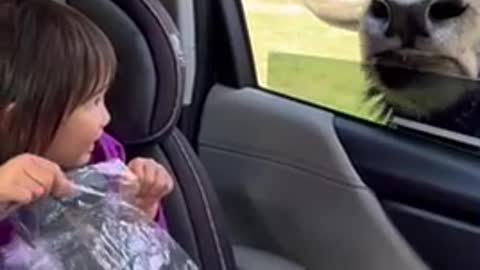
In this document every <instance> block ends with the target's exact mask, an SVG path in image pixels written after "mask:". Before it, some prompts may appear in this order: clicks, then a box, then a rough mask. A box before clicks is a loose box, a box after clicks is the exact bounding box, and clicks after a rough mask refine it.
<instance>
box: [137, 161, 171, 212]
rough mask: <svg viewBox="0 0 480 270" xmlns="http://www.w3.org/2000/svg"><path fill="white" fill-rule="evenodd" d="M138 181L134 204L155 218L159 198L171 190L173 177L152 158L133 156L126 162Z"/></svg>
mask: <svg viewBox="0 0 480 270" xmlns="http://www.w3.org/2000/svg"><path fill="white" fill-rule="evenodd" d="M128 168H129V169H130V170H131V171H132V172H133V174H135V176H136V177H137V181H138V183H139V185H140V186H139V191H138V193H137V198H136V206H137V207H139V208H140V209H142V210H143V211H145V213H147V215H148V216H150V217H151V218H152V219H154V218H155V216H156V214H157V212H158V208H159V206H160V200H161V199H162V198H163V197H165V196H166V195H167V194H169V193H170V192H171V191H172V190H173V185H174V184H173V179H172V177H171V176H170V174H169V173H168V172H167V170H166V169H165V168H164V167H163V166H162V165H160V164H158V163H157V162H155V161H154V160H153V159H145V158H135V159H133V160H132V161H130V162H129V163H128Z"/></svg>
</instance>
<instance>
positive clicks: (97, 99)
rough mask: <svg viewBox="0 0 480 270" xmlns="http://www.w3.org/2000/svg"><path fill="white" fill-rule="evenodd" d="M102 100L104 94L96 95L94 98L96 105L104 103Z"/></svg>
mask: <svg viewBox="0 0 480 270" xmlns="http://www.w3.org/2000/svg"><path fill="white" fill-rule="evenodd" d="M102 102H103V96H100V97H96V98H95V99H94V100H93V104H94V105H95V106H98V105H100V104H102Z"/></svg>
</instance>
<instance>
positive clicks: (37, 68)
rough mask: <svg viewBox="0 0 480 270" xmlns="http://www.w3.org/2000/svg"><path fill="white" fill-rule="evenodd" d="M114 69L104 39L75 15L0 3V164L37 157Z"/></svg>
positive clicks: (48, 5) (29, 2)
mask: <svg viewBox="0 0 480 270" xmlns="http://www.w3.org/2000/svg"><path fill="white" fill-rule="evenodd" d="M116 65H117V62H116V57H115V52H114V49H113V48H112V45H111V43H110V41H109V40H108V38H107V37H106V36H105V35H104V34H103V32H102V31H101V30H100V29H99V28H98V27H97V26H96V25H95V24H94V23H93V22H91V21H90V20H89V19H88V18H87V17H86V16H84V15H82V14H81V13H80V12H77V11H76V10H74V9H72V8H70V7H68V6H66V5H62V4H59V3H56V2H54V1H52V0H0V162H3V161H4V160H6V159H9V158H11V157H13V156H15V155H17V154H20V153H24V152H29V153H33V154H39V155H41V154H43V153H44V151H46V149H47V148H48V146H49V145H50V143H51V142H52V140H53V138H54V136H55V134H56V131H57V130H58V128H59V126H60V124H61V122H62V120H63V119H64V117H65V116H68V115H69V114H70V113H71V112H72V111H73V110H74V109H75V108H76V107H78V106H79V105H81V104H82V103H84V102H85V101H87V100H89V99H90V98H91V97H93V96H95V95H96V94H97V93H99V92H101V91H103V90H104V89H105V88H104V87H108V85H101V84H104V83H105V79H109V78H110V80H112V79H113V77H114V74H115V71H116ZM109 83H110V82H108V84H109ZM10 104H14V106H13V107H12V109H11V110H8V111H7V108H9V105H10ZM78 128H79V129H80V128H81V127H78Z"/></svg>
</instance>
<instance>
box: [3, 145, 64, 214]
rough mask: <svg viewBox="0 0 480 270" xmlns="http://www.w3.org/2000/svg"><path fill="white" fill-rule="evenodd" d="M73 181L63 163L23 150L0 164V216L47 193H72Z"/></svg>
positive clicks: (58, 194)
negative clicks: (66, 174) (64, 172)
mask: <svg viewBox="0 0 480 270" xmlns="http://www.w3.org/2000/svg"><path fill="white" fill-rule="evenodd" d="M71 191H72V188H71V186H70V182H69V181H68V180H67V179H66V177H65V176H64V174H63V172H62V170H61V169H60V167H59V166H58V165H57V164H55V163H53V162H50V161H48V160H46V159H44V158H41V157H38V156H35V155H31V154H22V155H19V156H17V157H14V158H12V159H10V160H9V161H7V162H6V163H5V164H3V165H1V166H0V216H1V217H2V218H4V217H6V216H7V215H9V214H10V212H11V211H13V210H15V209H16V208H17V207H19V206H22V205H28V204H30V203H32V202H34V201H36V200H38V199H40V198H43V197H45V196H48V195H53V196H54V197H58V198H59V197H63V196H67V195H68V194H70V193H71Z"/></svg>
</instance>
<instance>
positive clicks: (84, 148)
mask: <svg viewBox="0 0 480 270" xmlns="http://www.w3.org/2000/svg"><path fill="white" fill-rule="evenodd" d="M116 65H117V63H116V57H115V52H114V49H113V48H112V45H111V43H110V42H109V40H108V39H107V37H106V36H105V35H104V34H103V33H102V31H101V30H100V29H99V28H97V27H96V26H95V25H94V24H93V23H92V22H91V21H90V20H88V19H87V18H86V17H85V16H83V15H82V14H81V13H79V12H77V11H75V10H73V9H72V8H70V7H68V6H65V5H61V4H58V3H56V2H54V1H52V0H1V1H0V138H1V144H0V164H2V166H0V204H1V205H12V204H13V205H27V204H30V203H32V202H34V201H35V200H38V199H39V198H42V197H44V196H56V197H62V196H66V195H68V194H69V193H70V192H71V187H70V185H69V181H68V180H67V179H65V176H64V174H63V172H62V171H65V170H68V169H73V168H77V167H80V166H84V165H87V164H89V163H95V162H100V161H106V160H108V159H111V158H121V159H123V160H125V154H124V150H123V148H122V146H121V145H120V144H119V143H118V142H117V141H116V140H115V139H113V138H112V137H111V136H109V135H107V134H105V133H104V128H105V126H106V125H107V124H108V123H109V121H110V115H109V113H108V111H107V109H106V107H105V103H104V99H105V95H106V92H107V90H108V88H109V86H110V84H111V82H112V80H113V78H114V74H115V72H116ZM128 167H129V168H130V171H131V173H132V176H134V179H135V181H138V183H139V186H140V190H139V193H138V196H137V198H136V206H137V207H139V208H140V209H142V210H143V211H145V212H146V213H147V214H148V215H149V216H150V217H151V218H152V219H156V220H158V221H159V222H160V223H161V225H162V226H165V224H164V223H163V215H162V211H161V208H160V200H161V199H162V198H163V197H164V196H165V195H167V194H168V193H169V192H170V191H171V190H172V188H173V181H172V178H171V177H170V176H169V174H168V173H167V171H166V170H165V169H164V168H163V167H162V166H161V165H159V164H158V163H156V162H155V161H153V160H150V159H143V158H136V159H134V160H132V161H131V162H130V163H128ZM8 210H9V209H0V216H4V215H2V213H3V214H4V213H6V212H5V211H8ZM11 236H12V229H11V226H10V225H9V224H8V222H6V221H5V220H3V221H2V222H1V223H0V247H1V246H2V245H6V244H8V243H9V242H10V241H11Z"/></svg>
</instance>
